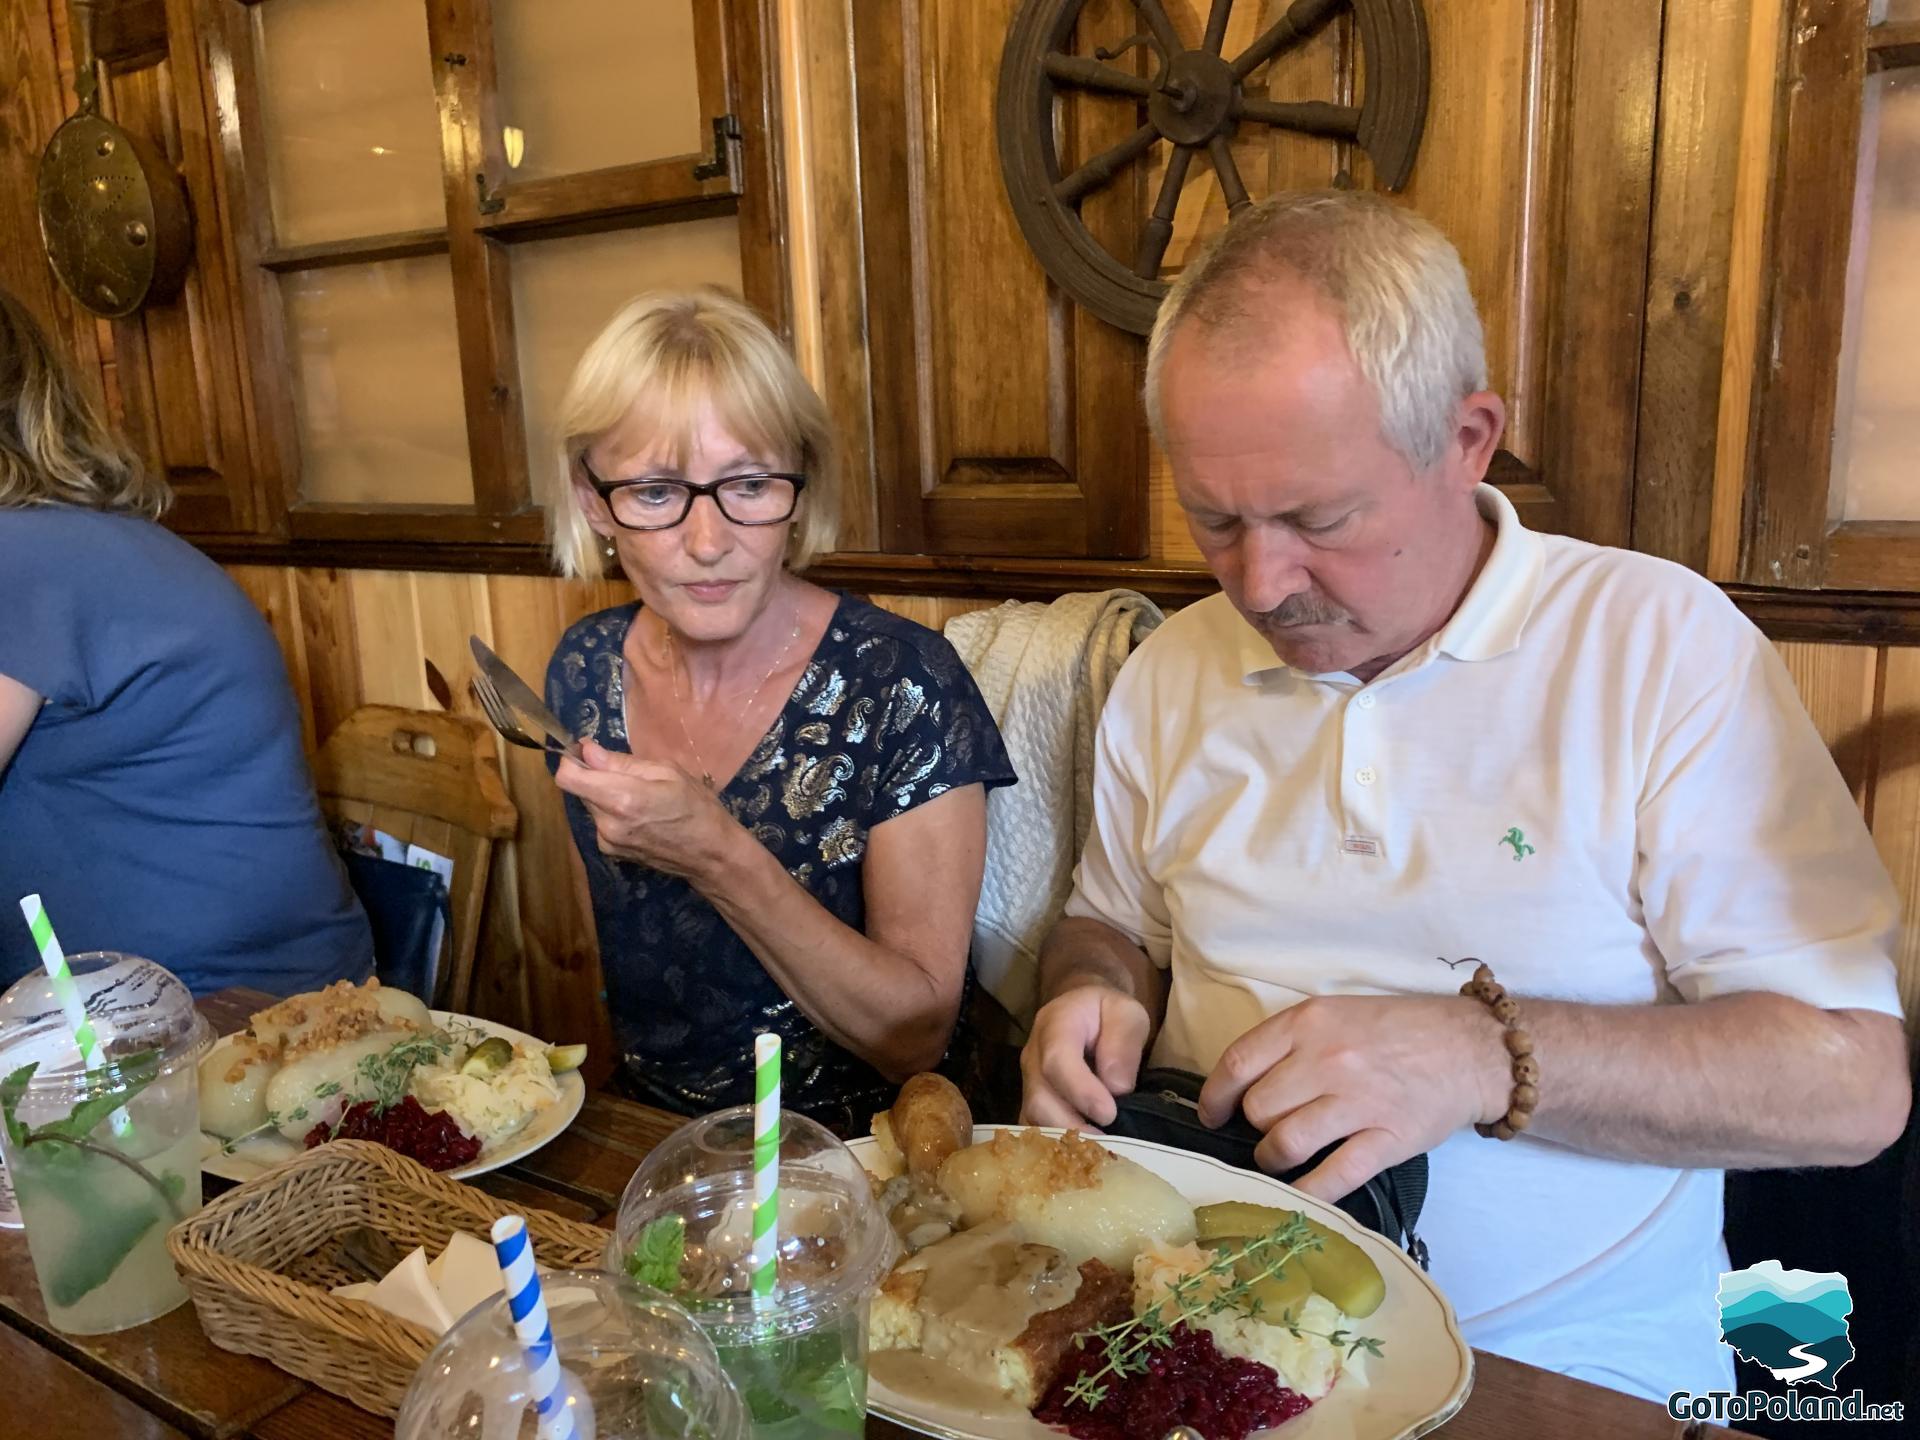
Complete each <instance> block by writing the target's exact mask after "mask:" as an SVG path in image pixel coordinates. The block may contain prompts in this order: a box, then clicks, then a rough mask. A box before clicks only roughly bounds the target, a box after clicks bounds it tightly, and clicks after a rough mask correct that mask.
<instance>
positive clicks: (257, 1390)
mask: <svg viewBox="0 0 1920 1440" xmlns="http://www.w3.org/2000/svg"><path fill="white" fill-rule="evenodd" d="M261 999H262V997H259V996H254V995H249V994H247V993H246V992H234V991H227V992H223V993H222V994H220V995H217V996H212V997H210V998H208V999H207V1000H205V1001H202V1002H201V1009H202V1010H203V1011H205V1012H206V1013H207V1015H208V1017H209V1018H210V1019H211V1020H212V1021H213V1022H214V1027H215V1029H216V1030H217V1031H218V1032H219V1033H221V1034H226V1033H229V1032H230V1031H233V1030H237V1029H239V1028H240V1027H241V1026H242V1025H244V1024H245V1022H246V1017H247V1015H248V1014H249V1013H250V1012H251V1011H252V1010H254V1009H256V1008H258V1007H259V1004H260V1001H261ZM679 1124H680V1119H679V1117H677V1116H673V1115H668V1114H666V1113H665V1112H663V1111H659V1110H653V1109H649V1108H648V1107H646V1106H642V1105H635V1104H632V1103H631V1102H629V1101H626V1100H621V1099H617V1098H615V1097H613V1096H609V1095H597V1094H596V1095H589V1096H588V1097H587V1101H586V1104H585V1106H584V1108H582V1110H581V1112H580V1116H579V1118H578V1119H576V1120H575V1121H574V1123H573V1124H572V1125H571V1126H569V1127H568V1129H567V1130H566V1132H565V1133H564V1134H562V1135H560V1136H559V1137H558V1138H556V1139H555V1140H554V1141H553V1142H552V1143H551V1144H549V1145H547V1146H545V1147H544V1148H542V1149H541V1150H539V1151H537V1152H535V1153H534V1154H532V1155H529V1156H528V1157H527V1158H526V1159H525V1160H524V1161H521V1162H520V1163H517V1164H515V1165H511V1166H508V1167H507V1168H506V1169H504V1170H500V1171H496V1172H494V1173H493V1174H490V1175H485V1176H481V1177H479V1178H478V1179H477V1180H476V1181H475V1182H474V1183H475V1184H477V1185H478V1186H479V1188H481V1189H483V1190H485V1191H487V1192H488V1193H489V1194H493V1195H497V1196H499V1197H501V1198H502V1199H506V1200H510V1201H512V1202H513V1203H515V1204H517V1205H525V1206H532V1207H538V1208H541V1209H546V1210H551V1211H554V1212H556V1213H558V1214H561V1215H565V1216H567V1217H569V1218H571V1219H576V1220H589V1221H594V1222H596V1223H601V1224H605V1223H608V1222H609V1221H610V1220H611V1218H612V1214H613V1211H614V1208H615V1206H616V1205H617V1204H618V1202H619V1198H620V1192H621V1191H622V1190H623V1189H625V1188H626V1183H627V1180H628V1178H629V1177H630V1176H631V1175H632V1174H633V1171H634V1168H635V1167H636V1166H637V1165H638V1164H639V1163H640V1160H641V1158H642V1157H644V1156H645V1155H646V1153H647V1152H648V1151H649V1150H651V1149H652V1148H653V1147H654V1146H655V1145H657V1144H658V1143H659V1142H660V1141H661V1140H663V1139H665V1138H666V1137H667V1136H668V1135H669V1134H671V1133H672V1132H673V1130H674V1129H675V1128H676V1127H677V1126H678V1125H679ZM224 1185H225V1182H222V1181H219V1180H215V1179H213V1178H212V1177H209V1187H210V1190H218V1189H220V1188H224ZM0 1321H3V1322H4V1323H0V1374H4V1375H5V1376H6V1377H7V1383H8V1384H9V1386H10V1387H11V1392H10V1393H9V1394H8V1395H7V1396H6V1398H5V1401H4V1402H0V1403H3V1404H4V1408H5V1410H7V1411H10V1412H12V1413H13V1414H16V1415H20V1416H30V1417H41V1418H39V1419H36V1420H33V1421H32V1422H30V1430H29V1431H28V1432H27V1433H36V1434H41V1435H47V1436H52V1435H54V1434H56V1433H57V1434H60V1435H86V1436H113V1437H115V1440H148V1437H152V1440H176V1437H185V1436H193V1437H199V1440H236V1437H250V1440H393V1424H392V1422H391V1421H388V1420H383V1419H380V1418H379V1417H377V1416H374V1415H370V1414H368V1413H367V1412H366V1411H364V1410H361V1409H359V1408H357V1407H356V1406H354V1405H353V1404H351V1403H350V1402H348V1401H346V1400H342V1399H340V1398H339V1397H338V1396H335V1395H331V1394H329V1393H327V1392H326V1391H324V1390H318V1389H315V1388H314V1387H313V1386H311V1385H309V1384H307V1383H306V1382H305V1381H303V1380H299V1379H296V1378H295V1377H294V1376H292V1375H289V1374H287V1373H286V1372H284V1371H282V1370H279V1369H276V1368H275V1367H274V1366H272V1365H269V1364H267V1363H266V1362H265V1361H263V1360H258V1359H255V1358H253V1357H251V1356H247V1355H235V1354H231V1353H229V1352H227V1351H224V1350H219V1349H216V1348H215V1347H214V1346H213V1344H212V1343H211V1342H210V1341H209V1340H208V1339H207V1338H206V1335H205V1334H204V1333H203V1332H202V1331H201V1329H200V1324H199V1321H198V1319H197V1318H196V1316H195V1314H194V1310H193V1307H192V1305H191V1304H188V1305H183V1306H181V1307H180V1308H179V1309H177V1310H175V1311H173V1312H172V1313H171V1314H169V1315H165V1316H162V1317H161V1318H160V1319H158V1320H155V1321H153V1322H151V1323H150V1324H147V1325H142V1326H139V1327H137V1328H135V1329H132V1330H125V1331H122V1332H120V1333H119V1334H117V1335H93V1336H85V1335H62V1334H60V1333H59V1332H57V1331H55V1330H54V1329H53V1328H52V1327H51V1326H49V1325H48V1323H47V1315H46V1309H45V1307H44V1306H43V1305H42V1303H41V1300H40V1290H39V1286H38V1285H37V1284H36V1283H35V1281H34V1276H33V1263H32V1260H31V1258H30V1257H29V1256H28V1254H27V1247H26V1241H25V1239H24V1237H23V1235H22V1234H21V1232H20V1231H17V1230H9V1231H0ZM1474 1363H1475V1373H1474V1384H1473V1393H1472V1395H1471V1396H1470V1397H1469V1398H1468V1400H1467V1403H1466V1405H1465V1407H1464V1408H1463V1409H1462V1410H1461V1411H1460V1413H1459V1414H1458V1415H1457V1416H1455V1417H1454V1419H1453V1420H1452V1421H1451V1422H1449V1423H1448V1425H1447V1426H1446V1427H1445V1430H1444V1433H1445V1435H1446V1436H1447V1437H1448V1440H1523V1437H1524V1440H1557V1437H1566V1440H1589V1437H1592V1436H1599V1435H1605V1436H1608V1437H1613V1440H1691V1437H1694V1436H1698V1435H1702V1434H1703V1433H1708V1434H1713V1435H1715V1436H1716V1437H1720V1436H1726V1435H1728V1434H1729V1433H1730V1432H1727V1431H1723V1430H1718V1429H1716V1428H1714V1427H1705V1426H1701V1425H1699V1424H1697V1423H1690V1422H1682V1421H1676V1420H1673V1419H1671V1418H1669V1416H1668V1415H1667V1413H1666V1412H1665V1411H1664V1410H1663V1409H1662V1408H1661V1407H1659V1406H1657V1405H1653V1404H1650V1403H1648V1402H1647V1401H1644V1400H1636V1399H1633V1398H1631V1397H1629V1396H1626V1395H1621V1394H1619V1393H1618V1392H1616V1391H1612V1390H1606V1389H1603V1388H1601V1387H1599V1386H1596V1385H1589V1384H1587V1383H1585V1382H1583V1381H1579V1380H1570V1379H1568V1378H1566V1377H1565V1376H1561V1375H1555V1374H1552V1373H1550V1372H1548V1371H1545V1370H1539V1369H1535V1368H1534V1367H1533V1366H1530V1365H1522V1364H1519V1363H1517V1362H1515V1361H1512V1360H1506V1359H1503V1358H1501V1357H1500V1356H1497V1355H1488V1354H1484V1353H1480V1352H1476V1353H1475V1356H1474ZM53 1417H58V1423H57V1424H55V1425H53V1426H52V1428H49V1423H50V1422H51V1421H52V1419H53ZM8 1428H9V1427H8V1426H7V1425H5V1424H3V1423H0V1430H6V1429H8ZM912 1433H913V1432H911V1431H908V1430H904V1429H902V1428H901V1427H899V1426H897V1425H894V1424H892V1423H891V1422H889V1421H885V1420H881V1419H878V1418H875V1419H873V1420H871V1421H869V1423H868V1426H867V1434H868V1436H869V1437H871V1440H906V1437H908V1436H910V1435H911V1434H912Z"/></svg>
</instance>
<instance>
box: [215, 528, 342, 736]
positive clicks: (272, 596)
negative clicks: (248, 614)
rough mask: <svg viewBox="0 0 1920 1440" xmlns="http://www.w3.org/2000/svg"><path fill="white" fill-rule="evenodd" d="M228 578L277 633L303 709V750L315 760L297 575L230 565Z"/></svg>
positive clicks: (269, 568) (271, 567)
mask: <svg viewBox="0 0 1920 1440" xmlns="http://www.w3.org/2000/svg"><path fill="white" fill-rule="evenodd" d="M227 575H228V576H229V577H230V578H231V579H232V581H233V583H234V584H236V585H238V586H239V587H240V589H241V590H242V591H244V592H245V593H246V596H247V598H248V599H249V600H251V601H252V602H253V605H254V608H255V609H256V610H258V611H259V612H260V614H261V616H262V618H264V619H265V620H266V622H267V628H268V629H269V630H271V631H273V638H274V641H275V643H276V644H278V645H279V647H280V655H281V658H282V659H284V660H285V661H286V664H287V681H288V683H289V684H290V685H291V686H292V687H293V698H294V700H295V701H296V702H297V703H298V704H299V707H300V740H301V747H302V749H304V750H305V752H306V753H307V754H308V755H309V756H311V755H313V754H314V753H315V752H316V751H317V750H318V749H319V748H320V740H321V738H322V737H321V736H319V735H316V734H315V733H314V722H313V689H312V686H311V684H310V683H309V677H308V675H307V666H306V646H305V645H304V644H303V643H302V640H301V635H300V606H299V600H298V598H297V596H296V594H295V590H294V572H293V571H291V570H287V569H283V568H281V567H279V566H277V565H230V566H228V567H227Z"/></svg>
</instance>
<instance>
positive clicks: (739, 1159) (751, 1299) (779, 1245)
mask: <svg viewBox="0 0 1920 1440" xmlns="http://www.w3.org/2000/svg"><path fill="white" fill-rule="evenodd" d="M779 1116H780V1126H779V1144H778V1154H779V1162H778V1192H777V1193H778V1219H777V1224H776V1247H775V1248H776V1253H777V1257H778V1259H777V1265H776V1271H775V1283H774V1286H773V1293H772V1294H771V1295H768V1296H758V1297H757V1296H756V1295H755V1294H754V1287H753V1265H752V1259H753V1233H752V1227H753V1210H754V1135H755V1125H754V1107H753V1106H751V1105H741V1106H736V1107H734V1108H732V1109H729V1110H719V1111H716V1112H714V1113H713V1114H710V1115H705V1116H702V1117H701V1118H699V1119H697V1120H693V1121H690V1122H689V1123H687V1124H686V1125H683V1126H681V1127H680V1129H679V1130H677V1131H675V1132H674V1133H673V1135H671V1136H670V1137H668V1139H667V1140H665V1141H664V1142H662V1143H661V1144H660V1145H659V1146H657V1147H656V1148H655V1149H654V1150H653V1151H652V1152H651V1153H650V1154H649V1155H648V1156H647V1158H646V1160H645V1161H644V1162H643V1163H642V1164H641V1166H640V1168H639V1169H638V1170H636V1171H635V1172H634V1175H633V1179H632V1180H631V1181H629V1182H628V1184H627V1188H626V1193H625V1194H624V1195H623V1196H622V1197H621V1201H620V1209H619V1214H618V1218H617V1220H616V1222H615V1229H614V1236H613V1240H612V1242H611V1243H610V1244H609V1246H608V1249H607V1268H608V1269H609V1270H612V1271H616V1272H619V1273H622V1274H626V1275H630V1276H632V1277H633V1278H634V1279H636V1280H638V1281H640V1282H641V1283H643V1284H648V1285H653V1286H655V1287H657V1288H659V1289H661V1290H663V1291H665V1292H666V1293H668V1294H670V1295H672V1296H673V1298H674V1299H675V1300H677V1301H679V1303H680V1304H682V1305H684V1306H685V1307H686V1309H687V1311H688V1313H689V1314H691V1315H692V1316H693V1318H694V1319H695V1320H696V1321H698V1322H699V1324H700V1326H701V1328H702V1329H704V1330H705V1331H706V1333H707V1335H708V1337H709V1338H710V1339H711V1340H712V1341H713V1343H714V1347H715V1349H716V1350H717V1351H718V1353H719V1356H720V1361H721V1364H722V1365H723V1366H724V1367H725V1369H726V1371H727V1373H728V1374H729V1375H730V1376H732V1378H733V1381H734V1384H735V1385H736V1386H738V1387H739V1390H740V1394H741V1398H742V1400H743V1401H744V1402H745V1403H746V1406H747V1410H748V1413H749V1415H750V1417H751V1419H752V1422H753V1429H754V1433H755V1435H756V1436H759V1437H762V1440H768V1437H773V1440H798V1437H803V1436H830V1435H835V1434H860V1433H861V1432H862V1431H863V1429H864V1427H865V1424H866V1411H867V1318H868V1310H869V1301H870V1299H871V1297H872V1293H873V1288H874V1286H875V1284H876V1283H877V1282H878V1280H879V1278H880V1275H881V1272H882V1271H883V1270H884V1269H885V1268H886V1265H887V1263H888V1261H889V1259H890V1257H891V1254H892V1246H893V1239H892V1230H891V1228H890V1227H889V1226H888V1224H887V1220H886V1216H885V1214H884V1213H883V1212H882V1211H881V1210H880V1208H879V1206H878V1205H877V1204H875V1202H874V1199H873V1189H872V1186H871V1184H870V1183H869V1181H868V1179H867V1174H866V1171H865V1169H864V1168H863V1167H862V1166H861V1164H860V1162H859V1160H858V1159H856V1158H855V1156H854V1154H853V1152H852V1151H851V1150H849V1149H848V1148H847V1147H846V1145H845V1144H843V1143H842V1142H841V1141H840V1140H839V1139H837V1138H836V1137H835V1136H834V1135H833V1134H832V1133H831V1132H830V1131H828V1130H827V1129H826V1127H824V1126H823V1125H820V1124H819V1123H818V1122H816V1121H813V1120H810V1119H808V1118H807V1117H806V1116H804V1115H797V1114H795V1113H793V1112H792V1111H784V1110H783V1111H780V1112H779Z"/></svg>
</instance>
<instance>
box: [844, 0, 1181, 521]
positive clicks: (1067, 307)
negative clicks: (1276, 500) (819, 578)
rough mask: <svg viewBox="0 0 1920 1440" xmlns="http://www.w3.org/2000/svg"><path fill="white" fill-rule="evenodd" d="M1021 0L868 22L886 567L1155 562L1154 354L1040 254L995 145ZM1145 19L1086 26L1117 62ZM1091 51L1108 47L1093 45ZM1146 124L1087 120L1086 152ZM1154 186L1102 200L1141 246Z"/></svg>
mask: <svg viewBox="0 0 1920 1440" xmlns="http://www.w3.org/2000/svg"><path fill="white" fill-rule="evenodd" d="M1016 8H1017V6H1016V4H1015V3H1014V0H903V3H901V4H899V5H897V6H871V7H869V6H856V7H854V11H853V40H854V52H855V53H854V64H855V75H856V83H857V102H856V103H857V109H858V125H859V131H860V138H861V158H860V164H861V172H862V211H863V232H864V233H863V237H862V238H863V242H864V245H865V250H866V272H867V309H868V326H869V334H870V337H871V343H872V355H873V369H872V396H873V416H874V442H875V443H874V454H873V466H874V476H873V480H874V484H875V488H876V492H877V496H878V508H879V521H880V532H881V543H882V544H883V546H885V547H886V548H888V549H892V550H901V551H917V550H926V551H929V552H932V553H949V554H952V553H966V554H987V555H993V554H1000V555H1110V556H1111V555H1139V554H1143V553H1145V541H1146V523H1145V521H1146V517H1145V504H1144V501H1145V493H1144V486H1143V485H1142V484H1141V480H1142V477H1143V476H1144V468H1145V425H1144V419H1143V418H1142V416H1141V414H1140V410H1139V403H1138V393H1137V392H1138V386H1139V367H1140V351H1139V344H1138V342H1137V341H1136V340H1135V339H1134V338H1133V337H1131V336H1128V335H1125V334H1123V333H1121V332H1118V331H1115V330H1112V329H1111V328H1110V327H1108V326H1106V325H1104V324H1103V323H1101V322H1099V321H1097V320H1094V319H1092V318H1091V317H1089V316H1087V315H1085V314H1084V313H1083V312H1082V311H1081V310H1080V309H1079V307H1078V306H1076V305H1074V304H1073V303H1072V302H1071V300H1069V299H1068V297H1067V296H1065V295H1064V294H1063V293H1062V292H1061V291H1060V290H1059V288H1058V287H1057V286H1055V285H1054V284H1053V283H1052V282H1051V281H1050V280H1049V279H1048V278H1047V276H1046V273H1045V272H1044V271H1043V270H1042V269H1041V268H1040V265H1039V262H1038V261H1037V260H1036V259H1035V258H1034V256H1033V254H1032V252H1031V251H1030V250H1029V249H1028V248H1027V245H1026V242H1025V240H1024V238H1023V237H1022V236H1021V234H1020V230H1019V227H1018V225H1017V224H1016V222H1015V220H1014V218H1013V213H1012V210H1011V209H1010V207H1009V206H1008V204H1007V200H1006V194H1005V189H1004V186H1003V184H1002V181H1001V178H1000V163H999V153H998V148H997V143H996V140H995V133H994V96H995V87H996V84H997V81H998V77H999V66H1000V49H1001V45H1002V42H1003V41H1004V39H1005V36H1006V31H1007V25H1008V22H1009V21H1010V19H1011V18H1012V16H1013V13H1014V11H1015V9H1016ZM1130 19H1131V10H1130V7H1129V6H1127V5H1125V4H1123V3H1121V0H1095V3H1094V4H1092V5H1090V6H1089V7H1088V12H1087V16H1086V18H1085V19H1084V20H1083V25H1085V26H1089V27H1092V30H1091V31H1090V33H1093V32H1094V31H1097V33H1098V36H1099V38H1100V39H1103V40H1106V41H1108V42H1109V43H1115V44H1117V43H1118V42H1119V41H1121V40H1123V39H1124V38H1125V37H1126V36H1127V34H1129V33H1130V29H1129V24H1130ZM1085 43H1088V44H1092V43H1097V42H1096V41H1094V40H1091V39H1089V40H1087V41H1086V42H1085ZM1135 123H1136V122H1135V120H1134V119H1133V117H1132V115H1131V113H1130V109H1129V107H1127V106H1121V105H1104V106H1103V105H1097V104H1089V105H1085V106H1076V108H1075V109H1074V111H1073V112H1072V113H1071V114H1069V115H1068V116H1067V117H1066V121H1065V125H1066V129H1067V132H1068V138H1069V143H1070V144H1071V146H1072V147H1073V150H1074V153H1076V154H1079V155H1081V156H1085V155H1091V154H1093V153H1096V152H1097V151H1099V150H1102V149H1105V148H1107V147H1108V146H1110V145H1112V144H1113V143H1115V142H1116V141H1117V140H1119V139H1120V138H1121V137H1123V136H1124V135H1125V134H1126V133H1127V132H1128V131H1130V130H1131V129H1132V128H1133V126H1134V124H1135ZM1143 183H1144V182H1143V180H1141V179H1138V178H1136V179H1134V180H1131V181H1129V182H1128V183H1126V184H1122V185H1116V186H1114V187H1112V189H1111V190H1109V191H1108V192H1103V193H1102V194H1100V195H1097V196H1095V197H1092V198H1091V199H1089V201H1088V202H1087V206H1086V211H1085V213H1086V216H1087V219H1088V222H1089V224H1090V226H1092V227H1093V228H1094V229H1095V230H1096V233H1099V234H1101V235H1102V237H1103V238H1105V239H1107V240H1108V241H1109V243H1112V244H1114V245H1116V246H1127V245H1130V244H1131V243H1132V236H1133V227H1134V226H1136V225H1137V223H1138V216H1139V214H1140V209H1139V193H1140V188H1141V185H1142V184H1143Z"/></svg>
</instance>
